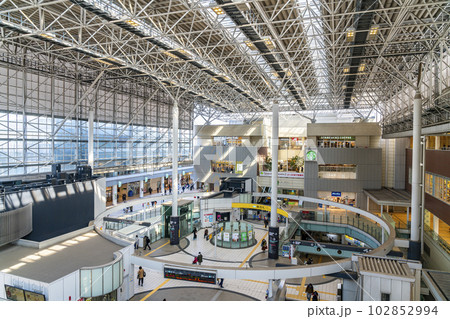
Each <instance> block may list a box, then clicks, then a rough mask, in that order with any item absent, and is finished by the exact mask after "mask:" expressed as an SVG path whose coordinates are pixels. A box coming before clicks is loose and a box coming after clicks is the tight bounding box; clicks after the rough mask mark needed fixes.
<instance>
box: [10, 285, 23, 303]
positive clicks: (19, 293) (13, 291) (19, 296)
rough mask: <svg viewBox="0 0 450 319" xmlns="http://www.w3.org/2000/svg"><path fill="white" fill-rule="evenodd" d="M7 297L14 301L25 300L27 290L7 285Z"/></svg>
mask: <svg viewBox="0 0 450 319" xmlns="http://www.w3.org/2000/svg"><path fill="white" fill-rule="evenodd" d="M5 290H6V299H9V300H14V301H25V291H23V289H20V288H16V287H11V286H8V285H5Z"/></svg>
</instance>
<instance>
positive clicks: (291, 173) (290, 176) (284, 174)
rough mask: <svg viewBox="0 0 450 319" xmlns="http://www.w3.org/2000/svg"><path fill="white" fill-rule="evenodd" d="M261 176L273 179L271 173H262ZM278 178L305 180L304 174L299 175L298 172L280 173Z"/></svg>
mask: <svg viewBox="0 0 450 319" xmlns="http://www.w3.org/2000/svg"><path fill="white" fill-rule="evenodd" d="M259 176H265V177H272V172H271V171H260V172H259ZM278 177H285V178H304V177H305V174H304V173H298V172H278Z"/></svg>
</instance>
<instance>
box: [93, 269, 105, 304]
mask: <svg viewBox="0 0 450 319" xmlns="http://www.w3.org/2000/svg"><path fill="white" fill-rule="evenodd" d="M101 295H103V268H100V269H92V296H93V297H95V296H101Z"/></svg>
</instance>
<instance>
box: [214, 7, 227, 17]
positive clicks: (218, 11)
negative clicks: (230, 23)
mask: <svg viewBox="0 0 450 319" xmlns="http://www.w3.org/2000/svg"><path fill="white" fill-rule="evenodd" d="M212 11H214V12H215V13H216V14H217V15H218V16H220V15H222V14H225V11H224V10H223V9H222V8H221V7H214V8H212Z"/></svg>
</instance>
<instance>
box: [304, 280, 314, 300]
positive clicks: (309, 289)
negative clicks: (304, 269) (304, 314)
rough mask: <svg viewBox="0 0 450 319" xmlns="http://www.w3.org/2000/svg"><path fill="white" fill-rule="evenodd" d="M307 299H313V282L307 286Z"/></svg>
mask: <svg viewBox="0 0 450 319" xmlns="http://www.w3.org/2000/svg"><path fill="white" fill-rule="evenodd" d="M305 292H306V299H308V301H311V296H312V294H313V292H314V287H313V285H312V284H311V283H309V284H308V286H306V290H305Z"/></svg>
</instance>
